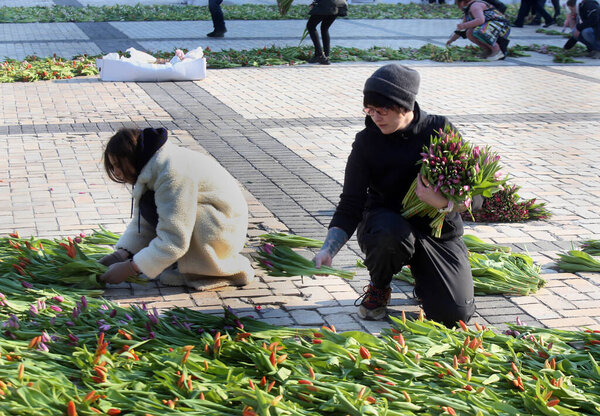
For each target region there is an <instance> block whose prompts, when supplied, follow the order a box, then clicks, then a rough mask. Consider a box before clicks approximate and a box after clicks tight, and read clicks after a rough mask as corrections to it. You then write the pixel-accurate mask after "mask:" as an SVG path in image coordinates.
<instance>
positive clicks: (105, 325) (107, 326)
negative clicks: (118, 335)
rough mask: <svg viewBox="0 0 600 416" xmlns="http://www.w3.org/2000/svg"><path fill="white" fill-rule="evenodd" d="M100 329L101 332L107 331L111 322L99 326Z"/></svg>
mask: <svg viewBox="0 0 600 416" xmlns="http://www.w3.org/2000/svg"><path fill="white" fill-rule="evenodd" d="M98 329H99V330H100V332H106V331H108V330H109V329H110V325H109V324H102V325H100V326H99V327H98Z"/></svg>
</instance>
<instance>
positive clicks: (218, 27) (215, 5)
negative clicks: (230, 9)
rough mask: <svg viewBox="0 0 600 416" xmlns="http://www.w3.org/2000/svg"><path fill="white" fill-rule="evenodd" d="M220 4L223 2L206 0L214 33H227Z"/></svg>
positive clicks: (220, 0) (221, 0)
mask: <svg viewBox="0 0 600 416" xmlns="http://www.w3.org/2000/svg"><path fill="white" fill-rule="evenodd" d="M221 3H223V0H208V10H209V11H210V17H211V18H212V21H213V27H214V28H215V31H216V32H226V31H227V29H226V28H225V17H224V16H223V10H222V9H221Z"/></svg>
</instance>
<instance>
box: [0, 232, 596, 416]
mask: <svg viewBox="0 0 600 416" xmlns="http://www.w3.org/2000/svg"><path fill="white" fill-rule="evenodd" d="M76 239H77V241H76ZM23 240H24V239H22V238H20V237H18V236H17V235H14V236H12V237H10V236H9V237H7V238H6V239H4V240H3V242H2V244H5V245H8V247H4V248H5V249H6V250H5V251H3V252H2V253H6V252H7V251H8V252H10V253H12V252H13V250H19V248H23V247H26V246H27V244H23V245H20V246H19V247H16V248H15V247H14V245H16V244H17V243H19V244H20V243H22V242H23ZM25 241H28V242H29V244H31V245H32V246H36V247H38V246H39V244H40V243H41V244H42V245H44V242H46V240H41V239H35V238H29V239H25ZM63 241H67V242H68V241H69V240H68V239H66V240H63ZM63 241H61V242H62V243H63V244H64V245H65V246H66V247H63V246H60V245H59V246H60V247H61V248H63V249H64V250H65V252H66V251H67V250H71V245H70V244H69V243H66V242H63ZM114 241H115V235H111V234H110V233H108V232H105V233H104V235H92V236H90V237H85V236H78V237H75V238H73V239H72V242H73V246H74V247H75V250H76V251H77V250H79V251H81V252H82V253H83V254H85V255H86V256H88V257H90V258H91V257H93V256H96V255H99V254H101V253H104V252H105V251H106V248H105V247H104V246H103V244H104V243H108V244H110V243H111V242H114ZM11 242H12V244H11ZM47 243H48V244H51V243H52V242H50V241H48V242H47ZM96 243H98V244H96ZM99 244H102V245H99ZM0 258H1V259H2V263H11V266H10V267H8V268H6V267H5V268H3V269H2V278H1V279H0V293H1V294H0V320H1V321H2V333H1V334H0V364H1V365H0V413H3V414H19V415H31V416H39V415H49V416H50V415H52V416H54V415H59V414H63V415H64V414H66V415H69V416H73V415H94V414H107V415H119V414H132V415H133V414H137V415H162V414H186V415H217V414H218V415H226V416H227V415H243V416H252V415H261V416H267V415H269V416H274V415H315V416H316V415H327V414H331V415H356V416H358V415H389V416H396V415H417V414H450V415H454V414H472V415H498V414H548V415H550V414H565V415H576V414H577V415H587V414H590V415H591V414H598V411H599V409H600V382H599V381H600V366H599V365H598V360H600V345H599V344H600V334H598V333H597V331H596V332H594V331H578V332H571V331H558V330H548V329H540V328H530V327H526V326H522V325H519V326H511V332H510V333H509V334H500V333H497V332H496V331H493V330H492V329H490V328H485V327H484V326H481V325H478V324H474V326H467V325H465V324H464V323H462V322H461V323H460V324H461V325H460V326H459V327H457V328H454V329H448V328H446V327H444V326H442V325H440V324H437V323H435V322H433V321H427V320H425V319H423V317H422V316H420V317H419V318H418V319H415V320H410V319H406V318H405V317H404V316H403V317H402V318H401V319H398V318H393V324H392V326H391V328H390V329H389V330H385V331H383V333H382V335H381V336H380V337H375V336H373V335H370V334H367V333H363V332H360V331H350V332H345V333H336V330H335V328H334V327H333V326H324V327H322V328H321V329H294V328H286V327H276V326H272V325H269V324H265V323H262V322H260V321H256V320H253V319H249V318H244V317H240V316H238V315H236V314H234V312H233V311H232V310H230V309H226V310H225V314H224V315H223V316H221V317H219V316H215V315H210V314H203V313H200V312H198V311H194V310H189V309H186V308H174V309H171V310H168V311H166V312H165V313H164V314H159V313H158V312H157V311H156V310H155V309H151V308H147V307H146V306H145V305H143V304H142V305H140V306H136V307H128V308H123V307H120V306H119V305H117V304H116V303H113V302H110V301H107V300H104V299H102V298H101V294H102V291H101V290H98V289H86V288H82V287H76V286H73V284H72V283H68V282H65V281H63V280H61V279H58V280H56V281H55V282H48V281H46V280H44V279H42V280H36V278H35V274H34V273H32V274H31V275H30V274H28V273H25V274H21V273H20V272H19V270H18V269H17V268H16V267H13V266H12V264H15V265H17V266H19V267H22V266H21V265H20V264H18V263H16V261H17V260H18V258H17V259H15V258H14V256H12V255H11V256H5V255H4V254H0ZM67 258H68V259H72V261H73V262H76V261H78V260H76V259H73V258H72V257H71V256H69V255H68V254H67ZM48 267H49V268H52V265H50V264H48ZM61 267H64V265H63V266H61ZM59 272H60V271H59ZM85 273H86V272H85V271H83V270H82V274H85ZM90 273H91V274H94V273H95V269H93V268H91V269H90ZM84 280H85V279H84ZM84 280H82V281H84Z"/></svg>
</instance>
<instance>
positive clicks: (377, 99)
mask: <svg viewBox="0 0 600 416" xmlns="http://www.w3.org/2000/svg"><path fill="white" fill-rule="evenodd" d="M363 106H364V107H365V108H367V107H368V106H373V107H377V108H387V109H389V110H394V111H397V112H399V113H400V114H404V113H406V112H407V111H408V109H407V108H404V107H402V106H401V105H399V104H397V103H396V102H394V101H392V100H390V99H389V98H388V97H386V96H385V95H381V94H379V93H376V92H371V91H367V92H365V94H364V96H363Z"/></svg>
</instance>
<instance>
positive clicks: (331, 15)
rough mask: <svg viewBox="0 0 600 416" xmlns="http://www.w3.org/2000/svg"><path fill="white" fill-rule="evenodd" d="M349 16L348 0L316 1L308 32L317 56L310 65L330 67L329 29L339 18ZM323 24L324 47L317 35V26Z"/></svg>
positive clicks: (312, 7) (307, 24)
mask: <svg viewBox="0 0 600 416" xmlns="http://www.w3.org/2000/svg"><path fill="white" fill-rule="evenodd" d="M347 14H348V3H347V2H346V0H314V1H313V2H312V4H311V5H310V17H309V18H308V22H307V23H306V30H307V31H308V34H309V36H310V39H311V40H312V43H313V45H314V46H315V54H314V55H313V56H312V57H311V58H310V59H309V60H308V63H309V64H321V65H329V64H330V61H329V51H330V50H331V40H330V38H329V27H330V26H331V25H332V24H333V22H334V21H335V19H336V18H337V17H338V16H346V15H347ZM319 23H320V24H321V38H322V39H323V47H321V41H320V40H319V34H318V33H317V25H318V24H319Z"/></svg>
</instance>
